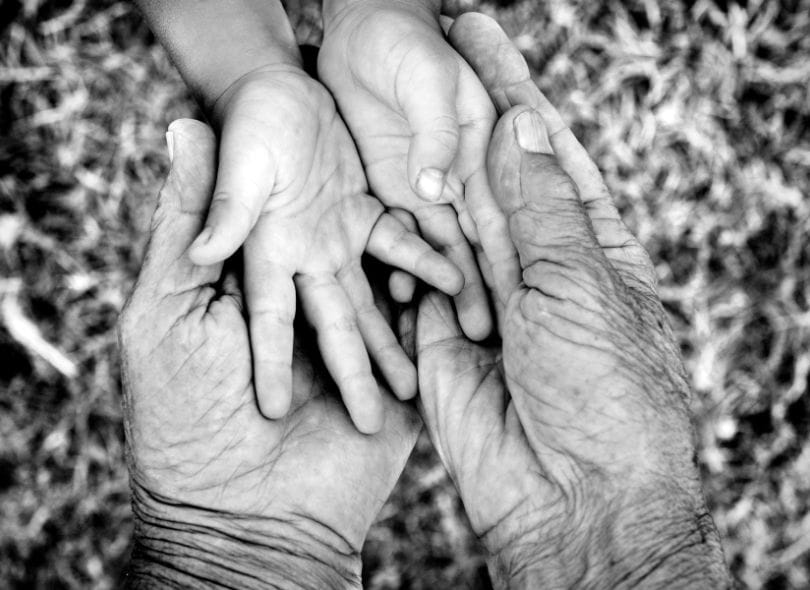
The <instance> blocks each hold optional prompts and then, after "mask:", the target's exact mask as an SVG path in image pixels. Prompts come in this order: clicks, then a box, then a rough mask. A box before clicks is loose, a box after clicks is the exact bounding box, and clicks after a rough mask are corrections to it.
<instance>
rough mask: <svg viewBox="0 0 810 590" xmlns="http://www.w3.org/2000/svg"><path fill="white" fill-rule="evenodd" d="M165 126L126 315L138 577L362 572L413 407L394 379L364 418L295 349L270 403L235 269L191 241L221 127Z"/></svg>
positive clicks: (346, 577) (134, 571)
mask: <svg viewBox="0 0 810 590" xmlns="http://www.w3.org/2000/svg"><path fill="white" fill-rule="evenodd" d="M171 132H172V134H173V137H174V140H173V143H174V161H173V165H172V170H171V173H170V175H169V178H168V180H167V182H166V185H165V187H164V189H163V191H162V194H161V196H160V199H159V204H158V208H157V210H156V212H155V218H154V222H153V230H152V236H151V240H150V243H149V247H148V251H147V254H146V259H145V262H144V265H143V268H142V270H141V274H140V276H139V278H138V283H137V286H136V288H135V291H134V293H133V294H132V297H131V299H130V301H129V303H128V304H127V306H126V309H125V311H124V313H123V314H122V317H121V322H120V328H119V330H120V342H121V354H122V378H123V382H124V405H125V417H124V419H125V432H126V440H127V449H128V452H127V456H128V459H129V467H130V474H131V482H132V489H133V506H134V510H135V517H136V537H135V552H134V554H133V564H132V567H131V568H130V582H131V585H132V586H134V587H155V586H156V585H161V584H160V582H162V583H163V584H168V581H169V580H174V581H176V582H177V583H178V585H179V586H183V587H202V586H203V585H205V584H206V583H211V582H219V583H220V584H221V585H223V586H227V587H245V588H248V587H250V588H252V587H256V586H262V587H265V586H264V585H267V586H273V585H274V584H276V585H278V586H280V587H285V588H287V587H306V588H325V587H330V588H331V587H348V586H355V587H359V584H360V577H359V576H360V553H359V552H360V549H361V546H362V544H363V541H364V539H365V536H366V534H367V532H368V529H369V526H370V525H371V522H372V520H373V519H374V518H375V516H376V514H377V513H378V511H379V509H380V507H381V506H382V504H383V502H384V501H385V500H386V498H387V497H388V495H389V493H390V492H391V490H392V488H393V486H394V484H395V482H396V481H397V479H398V477H399V475H400V473H401V471H402V469H403V467H404V465H405V461H406V459H407V457H408V455H409V454H410V452H411V449H412V447H413V445H414V443H415V441H416V437H417V434H418V432H419V429H420V425H419V419H418V417H417V416H416V415H415V412H414V411H413V410H412V409H410V408H409V406H407V405H405V404H401V403H399V402H397V401H396V400H395V399H394V398H393V397H392V396H391V395H390V394H385V395H384V396H383V403H384V405H385V412H386V417H387V423H386V428H385V430H384V431H383V432H381V433H380V434H378V435H375V436H366V435H362V434H360V433H358V432H357V431H356V430H355V428H354V427H353V426H352V424H351V421H350V420H349V417H348V416H347V415H346V412H345V410H344V408H343V407H342V405H341V404H340V401H339V399H338V397H337V396H336V395H335V392H334V391H331V390H330V389H329V387H328V386H327V385H326V382H327V381H328V379H324V378H323V377H324V374H323V370H322V368H321V367H319V366H318V365H317V364H316V363H314V362H313V361H312V360H311V357H310V356H308V355H307V354H306V353H305V352H304V351H303V350H301V349H300V348H296V352H295V358H294V362H293V392H294V395H293V407H292V411H291V412H290V414H289V415H288V416H287V417H286V418H285V419H283V420H278V421H268V420H265V419H264V418H262V416H261V415H260V414H259V413H258V411H257V410H256V406H255V404H254V399H253V395H254V394H253V388H254V383H253V380H252V377H251V375H252V369H251V359H250V348H249V343H248V329H247V326H246V325H245V322H244V319H243V317H242V309H241V296H240V294H239V292H238V290H237V288H236V281H235V279H234V278H233V277H232V276H227V277H226V278H224V279H223V277H222V265H221V264H214V265H209V266H196V265H194V264H193V263H192V262H191V261H190V260H189V258H188V254H187V248H188V246H189V244H190V243H191V241H192V239H193V238H194V236H195V235H197V233H198V232H199V230H200V228H201V227H202V224H203V220H204V218H205V214H206V211H207V210H208V205H209V202H210V197H211V190H212V185H213V169H214V162H215V154H214V150H215V140H214V136H213V133H212V132H211V131H210V130H209V129H208V128H207V127H206V126H205V125H203V124H202V123H199V122H196V121H188V120H186V121H180V122H176V123H174V124H173V125H172V126H171ZM229 584H230V585H229Z"/></svg>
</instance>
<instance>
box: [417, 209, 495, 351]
mask: <svg viewBox="0 0 810 590" xmlns="http://www.w3.org/2000/svg"><path fill="white" fill-rule="evenodd" d="M417 221H418V222H419V228H420V229H421V230H422V235H424V236H425V239H426V240H427V241H428V242H429V243H430V244H432V245H433V246H434V247H436V248H437V249H438V250H439V251H441V252H442V253H443V254H444V255H445V256H447V258H448V259H449V260H450V261H451V262H452V263H453V264H455V265H456V267H458V269H459V270H461V272H462V274H463V275H464V287H463V288H462V289H461V291H460V292H459V293H458V294H457V295H456V296H455V297H454V301H455V304H456V311H457V313H458V320H459V323H460V324H461V327H462V329H463V331H464V334H465V335H466V336H467V337H468V338H470V339H471V340H483V339H484V338H486V337H487V336H489V334H490V333H491V332H492V315H491V314H490V311H489V299H488V297H487V290H486V288H485V286H484V283H483V279H482V278H481V273H480V272H479V270H478V264H477V263H476V260H475V255H474V254H473V251H472V248H471V247H470V244H469V243H468V242H467V240H466V239H465V237H464V234H463V233H462V231H461V228H460V227H459V225H458V219H457V218H456V214H455V211H454V210H453V208H452V207H450V206H437V207H430V208H427V209H422V210H420V213H419V214H417Z"/></svg>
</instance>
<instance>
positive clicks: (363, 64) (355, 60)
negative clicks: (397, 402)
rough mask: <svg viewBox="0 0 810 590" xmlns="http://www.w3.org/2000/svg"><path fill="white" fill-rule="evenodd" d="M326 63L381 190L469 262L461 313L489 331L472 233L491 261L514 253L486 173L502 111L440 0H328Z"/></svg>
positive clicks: (325, 72) (473, 329)
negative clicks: (451, 38) (452, 39)
mask: <svg viewBox="0 0 810 590" xmlns="http://www.w3.org/2000/svg"><path fill="white" fill-rule="evenodd" d="M318 71H319V75H320V78H321V79H322V80H323V81H324V84H326V86H327V87H328V88H329V89H330V91H331V92H332V93H333V95H334V96H335V100H336V102H337V104H338V106H339V108H340V111H341V115H342V116H343V118H344V119H345V121H346V124H347V125H348V127H349V129H350V131H351V133H352V137H354V139H355V141H356V142H357V146H358V149H359V151H360V157H361V159H362V160H363V165H364V167H365V170H366V176H367V178H368V181H369V185H370V187H371V189H372V191H373V192H374V194H375V195H376V196H377V197H378V198H379V199H380V200H381V201H382V202H383V203H384V204H385V205H386V206H388V207H391V208H396V209H398V210H401V211H403V210H404V211H405V212H407V213H410V214H412V215H413V216H414V217H415V220H416V223H417V224H418V227H419V230H420V231H421V233H422V235H423V236H424V237H425V239H426V240H427V241H428V242H430V243H431V244H432V245H433V246H435V247H436V248H437V249H439V250H440V251H442V252H443V253H445V254H446V255H447V257H448V258H449V259H450V260H451V261H452V262H454V263H455V264H456V266H458V268H459V269H461V271H462V272H463V273H464V277H465V286H464V289H463V290H462V291H461V293H460V294H459V295H458V296H457V297H456V299H455V304H456V308H457V311H458V315H459V321H460V323H461V326H462V329H463V330H464V333H465V334H467V336H469V337H470V338H473V339H476V340H478V339H482V338H484V337H486V336H487V335H488V334H489V333H490V331H491V329H492V318H491V315H490V312H489V304H488V301H487V295H486V291H485V288H484V285H483V282H482V278H481V274H480V272H479V269H478V265H477V261H476V257H475V255H474V252H473V247H472V246H471V242H472V243H473V244H475V245H476V246H478V245H480V246H481V247H482V248H483V252H484V254H485V255H486V257H485V258H484V257H482V259H481V261H480V262H481V264H482V266H484V267H486V266H487V265H488V261H491V260H501V259H505V258H509V257H512V256H513V250H512V249H511V247H510V245H509V242H508V240H506V239H505V232H504V231H502V230H503V229H504V226H503V224H500V225H499V224H497V223H493V222H494V221H497V220H499V219H500V217H499V215H498V211H497V207H496V206H495V204H494V201H493V200H492V197H491V192H490V190H489V183H488V181H487V177H486V148H487V145H488V143H489V137H490V133H491V130H492V125H493V124H494V121H495V111H494V108H493V106H492V103H491V101H490V100H489V98H488V96H487V94H486V91H485V89H484V88H483V86H482V85H481V83H480V82H479V81H478V79H477V78H476V76H475V74H474V72H473V71H472V69H471V68H470V66H469V65H468V64H467V63H466V62H465V61H464V60H463V59H462V58H461V57H460V56H459V55H458V54H457V53H456V52H455V51H454V50H453V48H452V47H450V45H449V44H448V43H447V41H446V40H445V39H444V36H443V34H442V31H441V28H440V26H439V17H438V3H437V2H435V1H434V0H406V1H403V0H394V1H391V0H332V1H331V2H326V3H325V6H324V40H323V47H322V50H321V52H320V57H319V63H318ZM449 203H452V205H451V204H449ZM453 205H454V206H455V210H454V208H453ZM462 230H463V231H462ZM465 236H466V237H465ZM468 240H469V241H468ZM501 268H503V266H502V267H501ZM399 298H400V299H406V298H407V296H406V297H399Z"/></svg>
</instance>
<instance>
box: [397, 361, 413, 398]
mask: <svg viewBox="0 0 810 590" xmlns="http://www.w3.org/2000/svg"><path fill="white" fill-rule="evenodd" d="M392 389H393V392H394V395H396V396H397V399H399V400H400V401H407V400H409V399H413V398H414V397H416V392H417V389H418V377H417V374H416V367H415V366H414V365H413V363H411V362H409V363H408V365H407V366H403V367H402V368H401V369H398V370H397V384H396V387H393V388H392Z"/></svg>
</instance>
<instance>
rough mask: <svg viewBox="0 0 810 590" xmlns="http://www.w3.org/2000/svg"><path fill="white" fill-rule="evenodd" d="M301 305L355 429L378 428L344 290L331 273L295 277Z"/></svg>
mask: <svg viewBox="0 0 810 590" xmlns="http://www.w3.org/2000/svg"><path fill="white" fill-rule="evenodd" d="M296 284H297V286H298V293H299V295H300V297H301V305H302V306H303V309H304V313H305V315H306V317H307V319H308V320H309V321H310V323H311V324H312V325H313V326H314V327H315V330H316V331H317V333H318V347H319V348H320V350H321V355H322V356H323V361H324V364H325V365H326V368H327V370H328V371H329V374H330V375H331V376H332V378H333V379H334V380H335V383H336V384H337V386H338V389H340V394H341V396H342V397H343V402H344V403H345V404H346V409H347V410H348V411H349V415H350V416H351V418H352V422H354V425H355V426H356V427H357V430H359V431H360V432H362V433H364V434H374V433H376V432H379V431H380V429H381V428H382V426H383V422H384V421H385V415H384V413H383V402H382V395H381V394H380V389H379V386H378V385H377V381H376V380H375V379H374V376H373V375H372V373H371V363H370V361H369V359H368V354H367V353H366V347H365V344H364V342H363V337H362V335H361V333H360V328H359V326H358V325H357V316H356V314H355V311H354V308H353V307H352V304H351V302H350V301H349V298H348V297H347V296H346V292H345V291H344V290H343V288H342V287H341V285H340V284H339V283H338V282H337V279H336V278H335V277H334V276H331V275H299V276H298V277H296Z"/></svg>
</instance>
